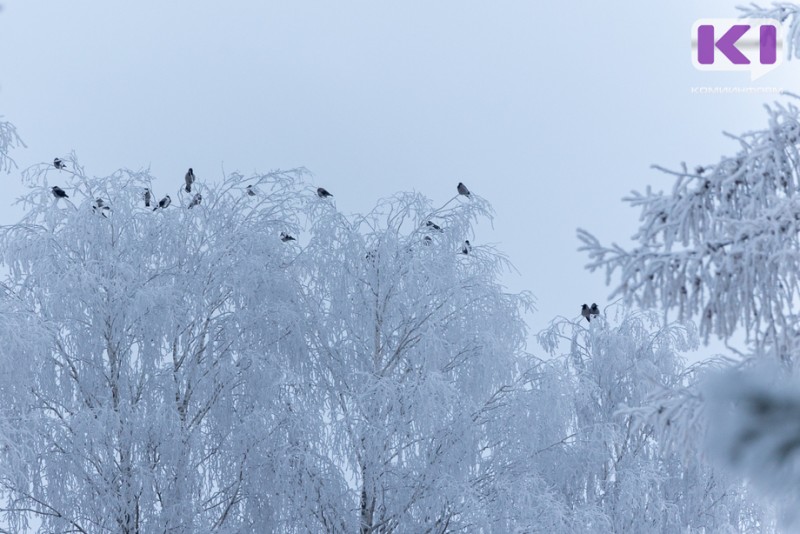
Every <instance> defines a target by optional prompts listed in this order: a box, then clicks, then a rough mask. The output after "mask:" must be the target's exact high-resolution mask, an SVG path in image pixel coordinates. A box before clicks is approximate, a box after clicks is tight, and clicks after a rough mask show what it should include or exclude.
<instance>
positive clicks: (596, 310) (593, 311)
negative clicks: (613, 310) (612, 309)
mask: <svg viewBox="0 0 800 534" xmlns="http://www.w3.org/2000/svg"><path fill="white" fill-rule="evenodd" d="M589 313H590V314H592V315H600V308H598V307H597V304H596V303H594V302H592V307H591V308H589Z"/></svg>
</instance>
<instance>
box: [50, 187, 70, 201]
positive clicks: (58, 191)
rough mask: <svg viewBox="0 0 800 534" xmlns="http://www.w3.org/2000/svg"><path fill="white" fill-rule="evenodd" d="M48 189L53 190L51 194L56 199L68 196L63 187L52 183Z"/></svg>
mask: <svg viewBox="0 0 800 534" xmlns="http://www.w3.org/2000/svg"><path fill="white" fill-rule="evenodd" d="M50 189H51V190H52V191H53V195H54V196H55V197H56V199H59V198H69V195H68V194H67V193H66V192H65V191H64V190H63V189H61V188H60V187H58V186H57V185H54V186H53V187H51V188H50Z"/></svg>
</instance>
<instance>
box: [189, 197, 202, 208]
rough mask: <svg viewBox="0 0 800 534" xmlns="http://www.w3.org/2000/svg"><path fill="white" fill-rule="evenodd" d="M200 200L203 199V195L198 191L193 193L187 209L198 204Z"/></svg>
mask: <svg viewBox="0 0 800 534" xmlns="http://www.w3.org/2000/svg"><path fill="white" fill-rule="evenodd" d="M202 201H203V195H201V194H200V193H197V194H195V196H194V198H193V199H192V201H191V202H189V209H192V208H193V207H195V206H197V205H199V204H200V203H201V202H202Z"/></svg>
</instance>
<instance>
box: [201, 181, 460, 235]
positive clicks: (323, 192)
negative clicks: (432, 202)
mask: <svg viewBox="0 0 800 534" xmlns="http://www.w3.org/2000/svg"><path fill="white" fill-rule="evenodd" d="M189 170H190V171H191V170H192V169H189ZM252 187H253V186H251V185H248V186H247V194H248V195H251V196H253V195H255V192H254V191H253V190H252ZM456 189H457V190H458V194H459V195H464V196H465V197H467V198H469V197H470V196H471V195H472V193H470V191H469V189H467V186H466V185H464V184H463V183H461V182H458V185H457V186H456ZM187 191H188V189H187ZM317 196H318V197H319V198H328V197H332V196H333V195H332V194H330V193H329V192H328V190H327V189H325V188H324V187H318V188H317ZM428 222H430V221H428ZM434 226H435V225H434ZM437 229H440V228H437Z"/></svg>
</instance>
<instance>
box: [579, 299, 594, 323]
mask: <svg viewBox="0 0 800 534" xmlns="http://www.w3.org/2000/svg"><path fill="white" fill-rule="evenodd" d="M581 315H583V316H584V317H585V318H586V320H587V321H589V322H590V323H591V322H592V310H591V308H589V306H587V305H586V304H583V305H582V306H581Z"/></svg>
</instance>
